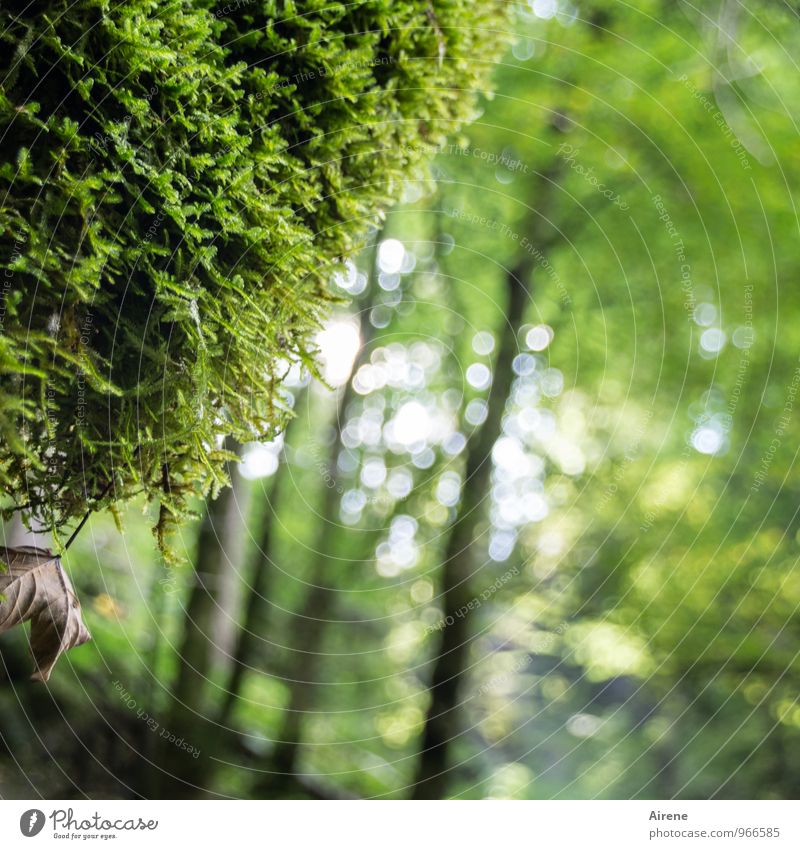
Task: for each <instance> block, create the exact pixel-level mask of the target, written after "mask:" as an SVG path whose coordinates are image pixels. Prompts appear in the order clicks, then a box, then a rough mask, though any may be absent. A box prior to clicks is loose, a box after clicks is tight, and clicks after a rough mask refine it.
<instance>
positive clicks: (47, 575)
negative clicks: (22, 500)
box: [0, 546, 92, 681]
mask: <svg viewBox="0 0 800 849" xmlns="http://www.w3.org/2000/svg"><path fill="white" fill-rule="evenodd" d="M0 562H2V564H3V565H4V566H5V567H6V568H5V569H3V568H2V567H0V632H2V631H8V630H9V629H10V628H13V627H14V626H15V625H20V624H22V623H23V622H27V621H28V620H29V619H30V621H31V637H30V644H31V652H32V653H33V660H34V663H35V666H36V669H35V671H34V673H33V675H32V676H31V678H32V679H33V680H34V681H47V680H48V678H49V677H50V673H51V672H52V671H53V667H54V666H55V663H56V661H57V660H58V658H59V657H60V656H61V654H62V653H63V652H65V651H67V650H68V649H71V648H74V647H75V646H80V645H83V644H84V643H86V642H88V641H89V640H91V638H92V635H91V634H90V633H89V631H88V629H87V628H86V626H85V625H84V624H83V619H82V618H81V604H80V602H79V601H78V597H77V596H76V595H75V590H74V589H73V588H72V583H71V582H70V580H69V577H68V575H67V573H66V572H65V571H64V569H63V567H62V566H61V560H60V559H59V558H58V557H57V556H56V555H55V554H53V553H52V552H50V551H47V550H46V549H43V548H34V547H33V546H21V547H19V548H3V547H2V546H0Z"/></svg>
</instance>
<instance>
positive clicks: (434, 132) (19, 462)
mask: <svg viewBox="0 0 800 849" xmlns="http://www.w3.org/2000/svg"><path fill="white" fill-rule="evenodd" d="M504 5H505V4H503V3H501V2H500V0H496V1H495V2H487V3H482V4H474V3H471V2H469V0H432V2H422V0H407V2H397V0H374V2H363V3H354V4H339V3H329V2H327V0H309V2H305V3H300V4H294V3H291V2H283V3H278V2H266V0H261V2H256V0H253V2H247V0H238V2H237V0H233V2H227V3H223V2H220V4H219V6H218V7H213V6H212V5H210V4H208V3H199V2H190V0H175V2H169V3H164V2H161V0H132V2H126V3H122V4H111V3H109V2H104V0H78V2H66V0H61V1H60V2H43V3H37V4H34V5H31V6H27V5H26V4H23V3H11V4H6V5H5V6H4V9H3V10H2V11H0V31H1V32H2V35H1V36H0V38H2V41H3V50H2V57H3V58H2V59H0V64H2V66H3V67H2V68H1V69H0V78H1V79H2V80H3V83H2V90H1V91H0V133H1V134H2V140H3V141H2V154H1V156H2V159H0V197H2V202H1V203H0V233H2V236H0V256H2V257H3V263H4V277H3V279H2V281H0V325H1V326H0V330H2V333H1V334H0V437H1V440H0V486H1V487H2V489H3V491H4V492H5V493H6V494H7V496H8V498H9V501H10V503H11V504H12V505H13V508H20V507H22V508H24V510H25V514H26V515H27V516H32V515H37V516H38V517H39V518H41V519H44V521H46V522H47V523H48V524H49V525H50V526H52V527H53V528H54V530H55V531H56V532H58V530H59V529H60V528H62V527H63V526H64V525H65V524H66V523H68V522H69V521H70V520H71V519H73V518H75V517H76V516H79V515H81V514H82V513H84V512H85V511H86V510H87V509H88V508H90V507H92V506H98V505H97V503H96V502H97V497H98V495H99V493H101V492H102V491H103V490H104V489H106V488H108V493H109V494H108V495H107V496H106V498H105V499H104V503H108V502H115V501H120V500H125V499H127V498H130V497H132V496H134V495H136V494H139V493H141V492H144V493H146V495H147V496H148V497H149V498H150V499H158V500H159V501H160V502H161V504H162V510H161V515H162V521H161V524H162V531H163V524H164V523H165V522H166V520H167V519H169V518H176V519H177V518H180V517H181V516H182V515H183V514H184V513H185V505H186V499H187V497H188V496H189V495H191V494H196V493H200V494H202V493H205V492H207V491H208V490H209V489H210V488H211V489H214V488H216V487H218V486H220V485H223V484H224V482H225V471H224V463H225V454H224V452H222V451H220V450H218V448H217V445H218V444H219V438H220V436H221V435H223V434H229V435H232V436H233V437H234V438H235V439H237V440H240V441H246V440H252V439H259V438H266V437H269V436H270V435H273V434H274V433H275V432H276V430H278V429H280V428H281V427H282V426H283V424H284V423H285V419H286V416H287V410H286V409H285V407H284V405H283V403H282V400H281V398H282V396H281V388H280V382H281V377H282V375H283V374H284V373H285V371H286V368H287V365H288V364H289V363H290V362H292V361H295V360H298V359H300V360H303V361H306V362H308V361H310V360H312V359H313V355H314V352H313V348H312V346H311V344H310V341H309V340H310V339H311V334H312V333H313V331H314V330H315V328H316V327H317V326H318V324H319V322H320V320H321V318H322V316H323V315H324V314H325V312H326V310H327V308H328V305H329V303H330V299H331V295H330V293H329V291H328V288H327V281H328V279H329V278H330V275H331V272H332V269H333V266H334V265H335V264H336V263H337V262H339V261H341V259H342V258H343V257H344V256H346V255H348V254H350V253H352V252H353V250H355V249H356V248H357V246H358V243H359V238H360V237H361V236H362V235H363V233H364V232H365V230H366V228H367V226H368V225H369V224H370V223H373V222H374V221H375V220H376V219H377V218H378V217H379V216H380V214H381V212H382V210H383V209H385V208H386V207H387V206H388V205H389V204H390V203H392V202H393V200H395V199H396V197H397V195H398V191H399V189H400V187H401V185H402V181H403V179H404V178H405V177H407V176H408V175H409V174H413V173H414V172H415V171H416V170H417V169H418V168H419V167H420V165H421V163H422V162H423V161H424V160H425V158H426V157H427V156H428V154H430V153H431V152H432V151H434V150H435V148H436V147H437V146H438V145H439V144H441V143H442V141H443V140H444V139H445V138H446V137H447V135H448V134H450V133H451V132H452V131H453V130H454V128H456V127H457V126H458V125H459V124H460V123H461V122H463V121H464V120H466V119H468V118H469V117H470V115H471V113H472V110H473V108H474V103H475V95H474V92H476V91H479V90H480V89H481V88H482V87H483V86H484V85H485V80H486V77H487V75H488V72H489V70H490V67H491V59H492V58H493V56H494V51H493V48H494V46H495V45H497V44H498V43H500V42H502V41H503V37H502V35H501V32H500V31H501V30H502V28H503V21H504V12H503V8H504Z"/></svg>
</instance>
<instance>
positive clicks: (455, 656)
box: [411, 124, 582, 799]
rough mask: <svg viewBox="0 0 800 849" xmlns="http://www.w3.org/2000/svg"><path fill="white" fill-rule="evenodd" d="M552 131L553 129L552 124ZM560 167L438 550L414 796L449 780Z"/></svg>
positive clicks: (545, 196)
mask: <svg viewBox="0 0 800 849" xmlns="http://www.w3.org/2000/svg"><path fill="white" fill-rule="evenodd" d="M552 129H553V131H554V132H557V127H556V125H555V124H553V127H552ZM563 172H564V165H563V163H562V162H560V161H556V162H553V163H551V164H550V166H549V167H547V168H545V170H544V171H543V172H541V173H539V174H538V175H537V177H536V179H535V180H534V181H533V183H532V185H531V188H530V196H529V197H530V199H531V200H532V201H533V203H531V205H529V206H528V209H530V210H531V213H532V215H531V217H530V220H529V232H530V237H529V242H528V244H529V246H530V247H529V248H528V249H523V250H522V252H521V256H519V257H518V261H517V263H516V264H515V265H514V266H513V267H512V268H508V269H507V270H506V274H505V290H506V303H505V309H504V314H503V319H502V321H501V323H500V327H499V331H498V335H499V344H498V349H497V355H496V357H495V362H494V367H493V370H492V385H491V388H490V390H489V397H488V399H487V404H488V414H487V416H486V420H485V421H484V423H483V425H482V426H481V427H480V429H479V430H477V431H473V433H472V435H471V436H470V438H469V439H468V441H467V446H466V449H465V452H466V456H465V460H464V465H465V469H464V486H463V489H462V497H461V503H460V504H459V506H458V508H457V515H456V518H455V520H454V522H453V524H452V525H451V527H450V534H449V536H448V539H447V542H446V544H445V551H444V555H443V564H442V584H441V593H442V619H443V620H447V619H448V617H452V619H453V624H452V625H447V626H445V627H444V628H443V629H442V630H441V632H440V634H441V636H440V638H439V645H438V646H437V648H436V650H435V652H434V661H433V674H432V677H431V686H430V703H429V705H428V710H427V712H426V715H425V724H424V726H423V732H422V748H421V750H420V754H419V760H418V762H417V768H416V773H415V776H414V782H413V789H412V791H411V795H412V798H414V799H441V798H444V797H445V795H446V788H447V785H448V783H449V777H448V772H447V755H448V749H449V745H450V743H451V742H452V740H453V739H454V738H455V737H457V736H458V732H457V727H458V726H457V719H456V713H457V709H458V691H459V687H460V685H461V681H462V679H463V677H464V672H465V670H466V668H467V664H468V660H469V646H470V629H469V627H468V623H467V618H468V617H466V616H463V615H462V616H458V615H457V614H458V612H459V611H461V608H462V607H463V606H464V605H467V604H469V602H470V601H472V600H473V599H474V598H475V594H474V591H473V589H472V581H471V578H472V571H473V568H474V562H473V556H472V543H473V540H474V534H475V525H476V523H477V522H478V520H479V518H480V517H481V515H482V512H483V502H484V499H485V498H486V496H487V494H488V491H489V483H490V476H491V471H492V457H491V454H492V448H493V447H494V444H495V442H496V441H497V440H498V439H499V437H500V436H501V435H502V428H503V415H504V413H505V406H506V401H507V400H508V398H509V396H510V394H511V387H512V384H513V382H514V370H513V361H514V357H516V356H517V354H518V353H519V352H520V351H519V346H518V341H517V334H518V331H519V329H520V328H521V326H522V323H523V321H524V316H525V310H526V307H527V305H528V303H529V301H530V300H531V288H530V284H531V282H532V278H533V274H534V269H535V268H536V264H537V262H538V261H539V260H540V258H541V257H542V256H543V255H544V254H545V253H546V252H547V251H549V250H551V249H552V248H553V247H554V245H556V244H557V243H558V242H559V241H560V240H561V238H562V233H563V232H564V229H563V222H562V226H556V225H555V223H554V222H553V221H551V220H550V218H549V211H550V209H551V206H552V202H553V200H554V198H555V195H556V193H557V190H558V181H559V177H560V175H561V174H563ZM576 226H577V227H579V226H582V225H576ZM573 232H574V228H573Z"/></svg>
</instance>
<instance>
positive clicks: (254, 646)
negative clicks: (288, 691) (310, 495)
mask: <svg viewBox="0 0 800 849" xmlns="http://www.w3.org/2000/svg"><path fill="white" fill-rule="evenodd" d="M290 430H291V428H290ZM287 436H288V432H287ZM287 466H288V461H286V459H285V458H284V462H282V463H281V465H280V466H279V468H278V471H277V472H276V474H275V477H274V479H273V483H272V487H271V490H270V493H269V494H268V495H267V496H266V498H265V503H264V505H263V510H262V512H261V530H260V533H259V537H258V544H257V547H256V551H255V553H254V558H253V567H252V571H251V573H250V581H249V583H248V586H247V588H246V589H247V592H248V596H247V602H246V604H245V609H244V615H243V617H242V623H241V626H240V627H239V629H238V632H237V635H236V642H235V645H234V649H233V659H232V663H231V668H230V675H229V677H228V682H227V684H226V686H225V688H224V690H225V692H224V696H223V699H224V701H223V702H222V707H221V708H220V710H219V714H218V715H217V724H218V725H219V726H220V727H221V728H227V727H228V725H229V723H230V721H231V716H232V714H233V710H234V708H235V707H236V702H237V700H238V699H239V696H240V695H241V692H242V685H243V683H244V678H245V674H246V673H247V672H248V671H249V670H251V669H252V664H253V663H254V661H255V659H256V656H257V654H258V649H259V646H260V645H261V643H262V642H263V641H262V637H261V634H263V633H264V630H265V628H264V626H265V623H266V621H267V619H268V618H269V612H268V610H269V594H270V589H271V587H272V583H273V581H274V578H275V567H274V563H273V553H272V550H273V539H274V527H273V523H274V518H275V505H276V504H277V503H279V501H280V497H281V491H282V489H283V485H284V482H285V481H287V480H288V481H291V476H290V475H287V474H286V469H287Z"/></svg>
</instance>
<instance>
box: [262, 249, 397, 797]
mask: <svg viewBox="0 0 800 849" xmlns="http://www.w3.org/2000/svg"><path fill="white" fill-rule="evenodd" d="M382 238H383V234H382V233H378V234H377V235H376V238H375V246H374V250H373V251H372V252H371V255H370V269H369V283H368V286H367V289H366V292H365V301H364V302H362V303H361V304H360V308H361V315H360V319H361V321H360V324H361V327H360V330H361V346H360V348H359V350H358V353H357V354H356V357H355V359H354V362H353V368H352V370H351V375H353V374H355V373H356V372H357V371H358V369H359V368H360V367H361V365H363V363H364V362H365V361H366V357H367V354H368V352H369V345H370V342H371V340H372V335H373V332H374V331H373V327H372V324H371V323H370V320H369V312H370V309H371V307H372V300H371V299H372V297H373V296H374V294H375V290H376V284H375V279H374V278H375V265H376V262H377V250H378V246H379V245H380V241H381V239H382ZM355 397H356V392H355V390H354V389H353V382H352V378H351V379H349V380H348V381H347V383H346V384H345V385H344V386H343V387H342V388H341V389H340V390H339V397H338V399H337V403H336V412H335V421H334V436H333V439H332V440H331V443H330V448H329V450H328V456H327V459H326V463H327V468H328V470H329V471H330V473H331V475H333V470H334V469H336V465H337V462H338V458H339V451H340V450H341V446H342V429H343V427H344V425H345V418H346V411H347V408H348V407H349V405H350V403H351V402H352V401H353V400H354V399H355ZM338 489H339V488H338V487H337V486H335V485H332V486H328V487H327V488H326V490H325V496H324V501H323V504H322V507H321V509H320V515H319V517H318V519H317V528H318V531H317V533H316V535H315V539H314V543H313V549H312V550H313V551H314V552H316V553H315V554H314V555H313V557H314V561H313V563H312V565H311V569H310V571H309V576H310V577H309V584H310V589H309V590H308V593H307V594H306V597H305V600H304V602H303V605H302V607H301V609H300V610H299V611H298V612H297V613H295V615H294V616H293V617H292V622H291V624H290V625H289V626H288V631H289V633H292V634H295V635H296V639H295V644H294V650H293V654H294V656H295V658H296V662H295V663H294V664H293V668H294V669H295V670H296V672H294V673H293V676H294V677H293V679H292V680H290V681H289V682H288V683H289V701H288V704H287V707H286V711H285V713H284V717H283V724H282V726H281V730H280V733H279V734H278V741H277V743H276V745H275V750H274V752H273V756H272V768H271V771H270V773H268V774H267V775H265V777H264V779H263V780H262V782H261V783H260V785H259V788H258V789H259V790H260V792H261V795H264V796H268V795H273V794H274V793H275V792H276V791H277V790H278V789H279V788H280V787H285V786H286V785H287V784H290V783H291V777H293V776H294V773H295V772H296V767H297V758H298V754H299V751H300V742H301V738H302V725H303V719H304V717H305V715H306V714H307V713H308V712H309V711H310V710H311V709H312V708H313V704H314V698H315V693H316V688H317V683H318V681H317V678H318V674H319V668H320V647H321V643H322V637H323V633H324V630H325V626H326V620H328V619H329V617H330V615H331V612H332V610H333V606H334V603H335V600H336V593H335V592H334V590H333V589H332V588H331V587H330V586H329V584H330V581H331V575H332V571H333V570H332V568H331V567H332V565H333V564H334V561H333V558H332V553H331V552H330V528H331V527H333V526H334V525H335V524H336V522H337V519H336V517H337V515H338V512H339V504H340V499H341V495H340V493H339V491H338ZM326 547H327V549H328V550H326ZM287 777H289V781H288V782H287Z"/></svg>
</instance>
